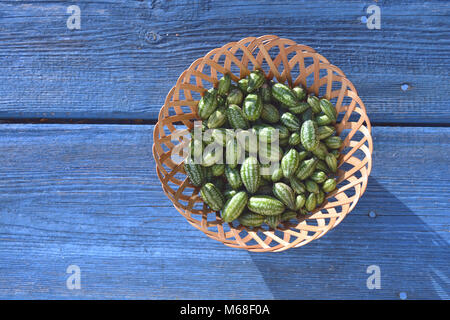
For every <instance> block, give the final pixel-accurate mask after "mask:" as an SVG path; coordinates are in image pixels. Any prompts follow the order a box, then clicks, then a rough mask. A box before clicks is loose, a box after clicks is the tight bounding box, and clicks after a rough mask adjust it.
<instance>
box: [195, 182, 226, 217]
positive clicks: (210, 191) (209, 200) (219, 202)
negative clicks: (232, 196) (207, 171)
mask: <svg viewBox="0 0 450 320" xmlns="http://www.w3.org/2000/svg"><path fill="white" fill-rule="evenodd" d="M200 195H201V197H202V199H203V200H204V201H205V202H206V204H207V205H208V206H209V207H210V208H211V209H212V210H214V211H219V210H222V208H223V206H224V202H225V199H224V197H223V195H222V193H221V192H220V190H219V189H218V188H217V187H216V186H215V185H214V184H212V183H211V182H208V183H206V184H205V185H204V186H203V187H202V188H201V189H200Z"/></svg>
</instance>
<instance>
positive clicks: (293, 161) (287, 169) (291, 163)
mask: <svg viewBox="0 0 450 320" xmlns="http://www.w3.org/2000/svg"><path fill="white" fill-rule="evenodd" d="M299 163H300V159H299V156H298V152H297V151H296V150H295V149H294V148H292V149H291V150H289V151H288V152H287V153H286V154H285V155H284V156H283V158H282V159H281V169H282V170H283V175H284V176H285V177H286V178H289V177H291V176H292V175H293V174H294V173H295V171H297V168H298V165H299Z"/></svg>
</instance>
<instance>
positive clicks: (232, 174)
mask: <svg viewBox="0 0 450 320" xmlns="http://www.w3.org/2000/svg"><path fill="white" fill-rule="evenodd" d="M225 177H226V178H227V181H228V184H229V185H230V186H231V187H232V188H233V189H235V190H238V189H239V188H240V187H241V186H242V180H241V175H240V174H239V170H238V169H237V168H231V167H230V166H229V165H225Z"/></svg>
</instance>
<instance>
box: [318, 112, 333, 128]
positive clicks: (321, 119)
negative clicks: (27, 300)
mask: <svg viewBox="0 0 450 320" xmlns="http://www.w3.org/2000/svg"><path fill="white" fill-rule="evenodd" d="M314 120H315V121H316V123H317V125H319V126H326V125H329V124H330V123H332V122H333V121H331V119H330V118H328V116H327V115H326V114H320V115H318V116H317V117H315V118H314Z"/></svg>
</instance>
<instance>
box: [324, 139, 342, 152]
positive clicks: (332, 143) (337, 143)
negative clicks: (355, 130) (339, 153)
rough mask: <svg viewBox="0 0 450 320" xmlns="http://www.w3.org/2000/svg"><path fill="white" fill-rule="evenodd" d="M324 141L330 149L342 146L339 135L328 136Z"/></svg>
mask: <svg viewBox="0 0 450 320" xmlns="http://www.w3.org/2000/svg"><path fill="white" fill-rule="evenodd" d="M324 141H325V144H326V145H327V147H328V148H330V149H339V148H340V147H341V146H342V139H341V138H340V137H336V136H335V137H328V138H326V139H325V140H324Z"/></svg>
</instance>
